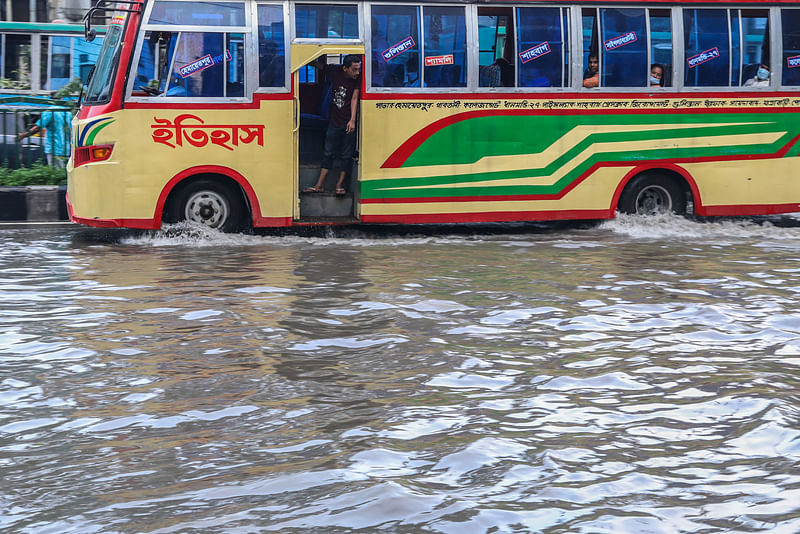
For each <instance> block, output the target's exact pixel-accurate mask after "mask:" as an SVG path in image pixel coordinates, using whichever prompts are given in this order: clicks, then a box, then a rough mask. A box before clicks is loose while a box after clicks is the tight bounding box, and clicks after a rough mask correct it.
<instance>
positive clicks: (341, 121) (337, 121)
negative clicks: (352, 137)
mask: <svg viewBox="0 0 800 534" xmlns="http://www.w3.org/2000/svg"><path fill="white" fill-rule="evenodd" d="M325 76H326V77H327V78H328V80H329V81H330V82H331V105H330V107H329V108H328V118H329V119H330V121H331V122H332V123H333V125H334V126H340V127H341V126H347V123H348V122H350V101H351V100H352V98H353V91H355V90H356V89H360V87H361V85H360V81H359V80H358V79H356V80H354V79H352V78H348V77H347V75H346V74H345V73H344V70H343V67H342V66H341V65H325Z"/></svg>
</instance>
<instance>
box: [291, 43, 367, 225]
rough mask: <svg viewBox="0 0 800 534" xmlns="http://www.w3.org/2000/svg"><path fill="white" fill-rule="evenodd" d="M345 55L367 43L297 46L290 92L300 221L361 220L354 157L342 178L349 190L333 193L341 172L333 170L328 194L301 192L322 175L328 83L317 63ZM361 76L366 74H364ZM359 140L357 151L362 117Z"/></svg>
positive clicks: (361, 51)
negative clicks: (320, 59)
mask: <svg viewBox="0 0 800 534" xmlns="http://www.w3.org/2000/svg"><path fill="white" fill-rule="evenodd" d="M346 54H357V55H360V56H363V55H364V45H362V44H354V45H341V44H339V45H334V44H330V45H328V44H293V45H291V58H292V66H291V68H292V90H293V91H294V94H293V97H294V113H295V116H294V125H293V128H294V129H293V144H294V162H295V165H294V184H295V191H296V192H297V195H298V202H297V203H296V205H295V210H294V219H295V220H297V221H300V222H309V223H313V222H320V223H323V222H350V221H355V220H357V218H358V213H357V206H358V185H357V184H358V169H359V165H358V159H357V158H354V162H353V165H352V166H351V169H349V170H348V175H347V177H346V178H345V181H344V188H345V190H346V191H347V193H346V194H344V195H337V194H336V193H335V191H334V188H335V185H336V181H337V179H338V170H337V171H333V170H332V171H331V172H330V173H329V175H328V177H327V179H326V180H325V184H324V187H325V192H322V193H303V190H305V189H307V188H308V187H311V186H313V185H314V184H315V183H316V182H317V179H318V178H319V173H320V163H321V161H322V154H323V149H324V145H325V131H326V129H327V127H328V114H327V110H328V106H329V104H330V94H329V93H330V85H329V84H328V83H326V82H327V81H326V80H325V79H324V76H323V74H322V71H321V70H320V69H317V68H316V67H315V66H314V63H315V62H316V60H317V59H318V58H320V57H322V58H324V59H325V60H326V61H327V63H340V62H341V60H342V58H344V56H345V55H346ZM362 75H363V74H362ZM356 135H357V136H358V137H357V138H356V139H357V140H356V152H355V153H356V154H358V153H359V149H360V145H361V136H360V120H359V132H357V133H356Z"/></svg>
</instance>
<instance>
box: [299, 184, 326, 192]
mask: <svg viewBox="0 0 800 534" xmlns="http://www.w3.org/2000/svg"><path fill="white" fill-rule="evenodd" d="M324 191H325V190H324V189H323V188H321V187H315V186H313V185H312V186H311V187H306V188H305V189H303V193H322V192H324Z"/></svg>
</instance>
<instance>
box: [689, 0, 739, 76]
mask: <svg viewBox="0 0 800 534" xmlns="http://www.w3.org/2000/svg"><path fill="white" fill-rule="evenodd" d="M728 23H729V20H728V14H727V10H726V9H684V10H683V42H684V50H685V58H684V60H685V65H684V85H686V87H703V86H708V87H713V86H727V85H728V84H729V82H728V80H729V79H730V78H729V72H730V61H731V51H730V40H729V31H728Z"/></svg>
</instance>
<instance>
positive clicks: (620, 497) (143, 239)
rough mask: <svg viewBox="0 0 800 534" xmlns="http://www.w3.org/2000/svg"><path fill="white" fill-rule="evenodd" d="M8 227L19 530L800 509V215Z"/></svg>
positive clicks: (4, 496)
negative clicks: (593, 221)
mask: <svg viewBox="0 0 800 534" xmlns="http://www.w3.org/2000/svg"><path fill="white" fill-rule="evenodd" d="M775 223H778V224H777V225H776V224H775ZM0 241H1V242H2V246H1V247H0V266H1V267H2V270H1V271H0V272H1V273H2V274H0V289H2V291H0V473H2V480H3V482H2V490H1V491H0V509H2V510H3V513H2V514H0V530H5V529H7V530H9V531H13V532H36V533H39V532H57V533H63V532H80V533H83V532H164V533H167V532H253V531H281V532H293V531H294V532H307V531H333V532H346V531H359V530H361V531H363V532H374V531H375V530H377V529H383V530H388V531H391V532H448V533H449V532H454V533H459V534H461V533H463V532H484V531H489V532H492V531H502V532H513V531H519V532H530V531H543V532H610V533H620V532H637V533H638V532H665V533H674V532H697V533H700V532H703V533H706V532H731V531H736V532H787V533H789V532H798V531H800V471H799V470H798V465H800V430H798V422H799V419H800V417H799V416H798V412H799V411H800V399H799V398H798V393H797V391H798V386H800V384H798V376H800V373H799V372H798V371H800V312H798V309H800V306H799V305H798V304H799V303H800V254H798V252H800V223H798V222H797V221H796V220H794V219H792V218H783V219H776V220H773V221H772V222H771V223H770V222H765V221H763V220H761V221H755V222H754V221H744V222H742V221H723V222H708V223H698V222H692V221H687V220H683V219H664V220H655V221H647V220H641V219H636V218H621V219H618V220H616V221H610V222H605V223H602V224H600V225H597V226H588V225H584V226H572V227H569V226H559V227H547V226H536V225H527V226H526V225H521V226H488V227H479V228H463V227H459V228H444V229H443V228H433V229H431V228H422V229H418V228H413V229H408V228H405V229H388V230H387V229H369V228H368V229H358V230H338V231H331V230H325V231H324V233H323V234H322V235H321V236H315V235H313V234H309V235H290V234H267V235H255V236H225V235H219V234H215V233H208V232H204V231H203V230H202V229H196V228H187V227H177V228H172V229H170V230H168V231H167V232H159V233H156V234H138V233H132V232H106V231H95V230H86V229H80V228H76V227H72V226H57V227H35V228H34V227H17V228H4V229H3V230H2V231H0Z"/></svg>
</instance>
